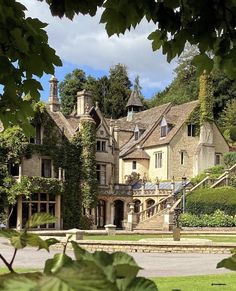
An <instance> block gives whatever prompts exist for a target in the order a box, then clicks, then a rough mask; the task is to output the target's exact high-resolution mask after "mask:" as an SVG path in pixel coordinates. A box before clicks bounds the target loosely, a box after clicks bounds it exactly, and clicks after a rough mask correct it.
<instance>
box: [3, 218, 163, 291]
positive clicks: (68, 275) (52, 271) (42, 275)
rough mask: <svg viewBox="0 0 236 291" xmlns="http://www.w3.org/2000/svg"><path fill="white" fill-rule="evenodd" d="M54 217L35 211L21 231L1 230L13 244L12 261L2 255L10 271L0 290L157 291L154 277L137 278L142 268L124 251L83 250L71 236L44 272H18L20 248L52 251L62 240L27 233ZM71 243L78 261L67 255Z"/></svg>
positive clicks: (46, 263) (4, 276)
mask: <svg viewBox="0 0 236 291" xmlns="http://www.w3.org/2000/svg"><path fill="white" fill-rule="evenodd" d="M53 222H55V218H54V217H53V216H51V215H48V214H46V213H37V214H34V215H33V216H32V217H31V218H30V220H29V221H28V222H27V223H26V228H25V229H24V230H23V231H21V232H19V231H15V230H1V231H0V236H3V237H6V238H8V239H9V240H10V243H11V245H12V246H13V247H14V253H13V257H12V259H11V261H10V262H8V261H7V260H6V258H4V256H3V255H2V254H0V259H2V261H3V262H4V263H5V265H6V267H7V268H8V270H9V271H10V274H6V275H1V276H0V289H1V290H3V291H10V290H15V289H17V290H24V291H36V290H37V291H39V290H43V291H54V290H55V291H58V290H61V291H69V290H70V291H73V290H81V291H95V290H108V291H119V290H122V291H125V290H127V291H128V290H129V291H130V290H133V291H142V290H150V291H152V290H153V291H156V290H157V287H156V285H155V283H154V282H152V281H151V280H148V279H145V278H143V277H137V274H138V271H139V270H140V269H141V268H140V267H139V266H138V265H137V264H136V262H135V261H134V259H133V258H132V257H131V256H130V255H128V254H126V253H122V252H115V253H112V254H109V253H107V252H102V251H100V252H94V253H90V252H88V251H86V250H84V249H82V248H81V247H80V246H79V245H78V244H77V243H76V242H74V241H70V242H69V239H70V238H69V239H68V240H67V242H66V243H65V245H64V250H63V252H62V253H58V254H55V255H54V257H53V258H52V259H48V260H47V261H46V262H45V266H44V270H43V272H33V273H32V272H30V273H24V274H22V273H21V274H17V273H16V272H15V270H14V269H13V262H14V259H15V256H16V253H17V252H18V250H20V249H23V248H24V247H26V246H32V247H38V249H46V250H49V247H50V246H51V245H53V244H55V243H58V242H59V241H58V240H56V239H48V240H45V241H44V240H42V239H41V238H40V237H39V236H38V235H36V234H32V233H28V230H29V229H30V228H32V227H36V226H38V225H42V224H45V223H53ZM68 243H71V245H72V248H73V250H74V255H75V260H73V259H72V258H71V257H69V256H68V255H66V247H67V245H68Z"/></svg>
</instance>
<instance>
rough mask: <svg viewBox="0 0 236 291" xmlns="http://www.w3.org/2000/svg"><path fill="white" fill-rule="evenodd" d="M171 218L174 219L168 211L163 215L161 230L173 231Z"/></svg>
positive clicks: (172, 214)
mask: <svg viewBox="0 0 236 291" xmlns="http://www.w3.org/2000/svg"><path fill="white" fill-rule="evenodd" d="M173 218H174V213H173V212H172V211H168V212H167V213H165V214H164V223H163V230H167V231H168V230H172V229H173V225H174V222H173Z"/></svg>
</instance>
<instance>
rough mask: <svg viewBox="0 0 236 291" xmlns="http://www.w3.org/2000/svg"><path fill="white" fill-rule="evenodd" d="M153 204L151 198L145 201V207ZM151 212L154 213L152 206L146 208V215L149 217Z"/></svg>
mask: <svg viewBox="0 0 236 291" xmlns="http://www.w3.org/2000/svg"><path fill="white" fill-rule="evenodd" d="M154 204H155V201H154V200H153V199H148V200H147V201H146V209H147V208H149V207H151V206H152V205H154ZM153 213H154V208H151V209H148V212H147V216H148V217H149V216H152V215H153Z"/></svg>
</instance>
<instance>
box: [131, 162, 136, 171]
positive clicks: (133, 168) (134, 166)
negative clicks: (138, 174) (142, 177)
mask: <svg viewBox="0 0 236 291" xmlns="http://www.w3.org/2000/svg"><path fill="white" fill-rule="evenodd" d="M136 169H137V162H136V161H133V162H132V170H136Z"/></svg>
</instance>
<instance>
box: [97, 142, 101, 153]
mask: <svg viewBox="0 0 236 291" xmlns="http://www.w3.org/2000/svg"><path fill="white" fill-rule="evenodd" d="M100 150H101V142H100V140H98V141H97V151H100Z"/></svg>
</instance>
